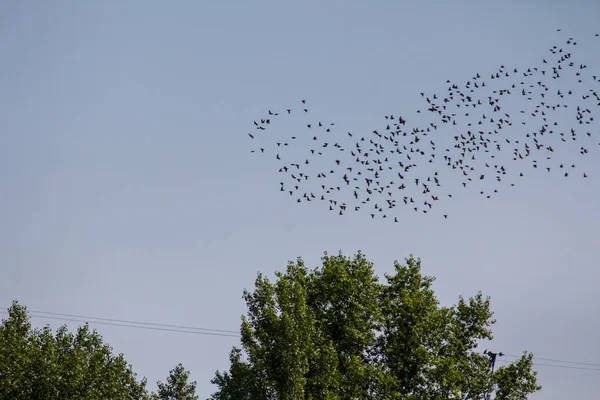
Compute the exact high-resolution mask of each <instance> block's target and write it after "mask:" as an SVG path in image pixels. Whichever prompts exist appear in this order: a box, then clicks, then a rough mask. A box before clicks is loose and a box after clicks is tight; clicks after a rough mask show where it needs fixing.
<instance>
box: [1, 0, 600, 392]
mask: <svg viewBox="0 0 600 400" xmlns="http://www.w3.org/2000/svg"><path fill="white" fill-rule="evenodd" d="M598 15H600V4H599V3H597V2H595V1H591V0H590V1H583V0H579V1H575V0H574V1H572V2H557V1H504V2H482V1H453V2H442V1H418V2H417V1H414V2H410V1H404V2H397V1H374V2H358V1H333V0H332V1H327V2H322V1H313V0H304V1H302V2H275V1H260V0H256V1H252V2H244V1H229V2H200V1H184V0H181V1H178V2H162V1H134V0H131V1H127V2H121V1H114V0H107V1H102V2H91V1H87V2H84V1H59V0H57V1H54V2H24V1H19V2H1V3H0V52H1V53H0V54H1V55H2V56H1V57H2V62H0V186H1V187H2V195H1V196H0V221H2V223H1V224H0V263H1V265H2V271H1V272H2V273H1V276H2V279H0V306H1V308H2V309H3V310H6V308H8V307H9V306H10V303H11V302H12V300H14V299H17V300H19V302H20V303H22V304H23V305H25V306H27V307H28V308H29V309H31V310H41V311H48V312H58V313H70V314H76V315H84V316H93V317H104V318H114V319H124V320H136V321H147V322H155V323H162V324H174V325H183V326H194V327H205V328H213V329H227V330H234V331H237V330H239V326H240V318H241V315H242V314H244V313H245V311H246V308H245V304H244V301H243V299H242V292H243V290H244V289H245V288H246V289H249V290H252V288H253V285H254V280H255V278H256V275H257V273H258V272H259V271H260V272H262V273H264V274H266V275H267V276H270V277H273V274H274V272H275V271H282V270H284V269H285V267H286V265H287V263H288V261H289V260H295V259H296V258H297V257H302V258H303V259H304V261H305V262H306V264H307V265H308V266H309V267H311V268H313V267H316V266H318V265H319V262H320V258H321V257H322V255H323V252H324V251H328V252H329V253H337V252H338V251H340V250H341V251H343V252H344V253H345V254H347V255H352V254H355V253H356V252H357V251H359V250H360V251H362V252H363V253H364V254H365V255H366V256H367V258H368V259H369V260H371V261H373V262H374V263H375V269H376V272H377V274H378V275H380V276H381V277H383V273H384V272H391V271H392V270H393V262H394V260H398V261H401V262H402V261H403V260H404V259H405V258H406V257H408V256H409V255H411V254H412V255H414V256H415V257H420V258H421V260H422V269H423V273H424V274H426V275H430V276H435V277H436V281H435V284H434V289H435V290H436V294H437V296H438V298H439V299H440V302H441V303H442V304H443V305H450V304H454V303H455V302H456V301H457V300H458V296H459V295H463V296H466V297H468V296H472V295H475V294H476V293H477V291H479V290H481V291H482V292H483V293H484V294H485V295H489V296H491V306H492V309H493V311H494V312H495V314H494V317H495V318H496V319H497V323H496V324H495V325H494V327H493V332H494V336H495V338H494V341H493V343H486V344H485V345H483V346H485V347H487V348H489V349H492V350H494V351H502V352H504V353H506V354H510V355H519V354H521V353H522V352H523V351H526V350H527V351H531V352H533V354H534V355H535V356H536V357H539V358H546V359H558V360H570V361H578V362H584V363H593V364H600V347H599V345H598V331H599V330H600V314H599V313H598V312H597V310H598V308H599V307H600V291H598V290H597V288H596V287H597V282H598V281H600V272H598V261H597V260H598V259H600V233H599V229H600V207H599V206H598V200H597V199H598V196H599V195H600V163H598V162H597V161H594V160H597V157H598V151H600V148H599V147H598V146H596V148H591V149H590V153H589V154H586V155H585V157H583V156H581V155H580V154H579V153H578V151H577V147H573V146H572V148H569V150H568V151H566V152H565V151H563V153H562V157H563V158H564V159H565V160H567V162H569V163H570V162H571V160H572V162H574V163H577V164H578V165H581V166H582V167H585V168H587V173H588V175H589V177H588V178H587V179H585V180H584V179H581V178H577V177H574V178H573V179H565V178H563V177H561V176H560V175H556V174H554V175H553V174H545V173H542V172H530V174H531V176H529V175H528V176H527V177H526V178H527V179H525V178H523V179H522V180H521V181H519V182H518V183H517V184H516V185H515V186H514V187H512V188H510V190H508V189H507V190H500V192H499V193H498V195H497V196H494V197H492V198H490V199H487V198H485V197H482V196H480V195H479V194H478V193H477V190H475V189H473V190H466V189H465V190H463V189H462V188H460V189H456V190H455V192H454V193H455V196H454V197H453V199H452V201H446V202H445V203H444V207H446V208H445V210H446V212H447V214H448V215H449V218H448V219H443V218H440V217H439V215H438V216H433V215H430V214H427V215H424V214H421V213H414V212H413V213H411V212H409V211H410V210H405V211H403V212H401V213H400V214H399V220H400V222H399V223H397V224H394V223H390V221H389V220H387V221H386V220H382V219H371V218H370V216H369V215H368V214H367V213H347V214H345V215H343V216H339V215H337V213H332V212H330V211H329V210H328V209H327V207H324V206H323V204H319V203H316V202H312V203H306V202H304V203H300V204H298V203H296V202H295V200H294V199H292V198H290V197H289V196H287V197H286V196H285V195H282V194H281V193H280V191H279V181H280V175H278V172H277V165H276V164H275V163H274V162H273V161H274V160H272V159H267V158H266V157H260V156H258V155H257V154H253V153H250V150H251V144H252V143H251V141H250V139H249V138H248V136H247V133H248V132H252V130H253V129H254V125H253V121H254V120H257V119H258V118H260V117H261V116H264V115H265V114H266V112H267V110H269V109H271V110H279V111H282V110H284V109H286V108H288V107H297V108H300V104H299V101H300V99H306V100H307V103H308V104H309V105H310V110H311V113H313V112H314V115H316V116H318V118H322V119H323V120H327V121H334V122H335V123H336V126H337V127H339V129H340V130H341V131H342V132H343V131H353V132H367V133H368V132H370V131H371V130H373V129H375V128H374V127H380V126H381V124H383V123H384V122H382V121H385V120H384V119H383V116H384V115H388V114H389V113H394V114H396V115H402V116H404V117H405V118H406V119H407V120H408V121H409V123H408V125H410V122H411V121H412V120H411V118H414V120H415V121H416V118H417V117H416V114H415V109H416V108H418V107H421V106H422V104H423V99H422V98H421V96H420V94H419V93H420V92H427V93H434V92H435V93H443V92H444V91H445V90H446V89H447V84H446V80H447V79H450V80H452V81H456V82H465V81H466V80H469V79H470V78H471V77H472V76H473V75H474V74H476V73H477V72H480V73H481V74H482V75H489V73H490V72H492V71H496V70H497V69H498V68H499V66H500V65H505V66H506V68H513V67H514V68H523V67H527V66H537V65H540V60H541V59H542V58H543V57H547V55H548V49H549V48H550V47H551V46H552V45H555V44H561V43H564V40H565V39H566V38H567V37H574V38H576V39H577V40H578V41H579V43H578V45H579V46H580V48H578V51H579V52H578V53H577V57H578V60H579V59H580V60H584V61H585V62H586V63H587V65H588V67H589V69H590V71H596V72H598V75H600V51H598V50H599V49H600V40H595V41H594V33H596V32H595V30H598V28H597V17H598ZM559 28H561V29H562V31H561V32H557V29H559ZM596 39H597V38H596ZM582 62H583V61H582ZM311 115H313V114H311ZM282 121H283V120H282ZM286 121H287V122H282V123H281V125H280V126H281V127H282V129H284V128H285V129H287V130H289V131H291V132H296V131H298V132H300V130H301V129H303V125H302V124H301V123H300V122H298V121H297V120H293V119H288V120H286ZM597 127H598V125H597V124H596V127H595V128H594V129H595V131H594V132H598V135H600V130H598V128H597ZM294 129H295V130H296V131H294ZM436 134H437V135H440V136H441V135H444V132H443V130H439V131H437V132H436ZM446 135H448V133H447V134H446ZM340 140H342V139H340ZM290 151H292V152H293V151H294V150H293V149H291V150H290ZM298 151H300V150H298ZM298 157H303V155H301V154H298ZM528 171H529V170H528ZM528 173H529V172H528ZM450 179H454V180H455V181H454V182H453V183H454V184H457V183H459V181H458V178H450ZM5 316H6V315H5V314H1V313H0V317H1V318H5ZM32 323H33V324H34V326H38V327H41V326H43V325H44V324H49V325H50V326H52V327H53V328H54V329H56V328H57V327H58V326H60V325H62V324H63V323H66V324H67V325H68V326H69V327H70V328H71V329H76V328H77V326H78V325H79V323H77V322H64V321H58V320H48V319H42V318H34V319H32ZM91 326H92V327H94V328H97V329H98V331H99V333H100V334H101V335H102V336H103V337H104V339H105V341H106V342H108V343H109V344H111V345H112V346H113V348H114V350H115V351H116V352H118V353H121V352H122V353H124V355H125V358H126V360H127V361H128V362H129V363H131V364H132V365H133V368H134V370H135V371H136V372H137V373H138V376H139V377H142V376H144V377H146V378H148V380H149V387H150V388H151V389H154V388H155V382H156V381H157V380H161V381H164V380H165V379H166V377H167V375H168V372H169V370H170V369H172V368H173V367H175V366H176V365H177V364H178V363H179V362H182V363H183V364H184V366H185V367H186V369H188V370H190V372H191V378H192V379H193V380H196V381H197V384H198V387H197V392H198V394H199V395H200V398H206V397H208V396H209V395H210V394H211V393H212V392H214V390H215V387H214V386H213V385H211V383H210V379H211V378H212V377H213V376H214V373H215V371H216V370H226V369H228V366H229V364H228V363H229V362H228V355H229V351H230V349H231V348H232V346H235V345H238V344H239V339H237V338H236V337H222V336H206V335H194V334H186V333H176V332H168V331H157V330H145V329H134V328H126V327H118V326H108V325H94V324H92V325H91ZM483 346H482V347H483ZM481 350H483V348H481ZM499 360H500V362H503V360H504V361H512V360H514V358H509V357H505V358H503V359H499ZM536 363H537V364H557V363H552V362H549V361H543V360H537V359H536ZM562 365H565V364H562ZM570 366H579V367H583V365H575V364H570ZM588 368H589V367H588ZM536 370H537V371H538V373H539V374H538V379H539V383H540V384H541V385H542V386H543V389H542V391H540V392H538V393H537V394H535V395H534V396H532V397H531V398H533V399H541V400H551V399H564V398H570V397H572V396H573V395H577V397H578V398H582V399H585V398H594V397H595V396H597V394H598V392H599V391H600V383H599V382H600V371H598V370H595V371H593V370H584V369H573V368H571V369H569V368H558V367H552V366H548V365H537V366H536Z"/></svg>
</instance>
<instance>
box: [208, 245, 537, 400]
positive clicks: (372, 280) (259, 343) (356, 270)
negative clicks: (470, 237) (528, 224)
mask: <svg viewBox="0 0 600 400" xmlns="http://www.w3.org/2000/svg"><path fill="white" fill-rule="evenodd" d="M322 261H323V265H322V267H320V268H316V269H314V270H308V269H307V268H306V267H305V266H304V263H303V261H302V260H301V259H298V260H297V262H296V263H290V264H289V265H288V267H287V270H286V272H285V273H281V272H278V273H276V277H277V280H276V282H274V283H271V282H270V281H269V279H268V278H265V277H264V276H263V275H262V274H258V277H257V279H256V282H255V289H254V291H253V292H248V291H246V290H245V291H244V299H245V301H246V304H247V307H248V312H247V315H245V316H243V317H242V325H241V334H242V348H236V347H234V348H233V350H232V351H231V353H230V368H229V371H225V372H219V371H217V372H216V374H215V377H214V378H213V379H212V381H211V382H212V383H213V384H215V385H216V386H217V388H218V390H217V391H216V392H215V393H214V394H213V395H212V396H211V397H210V399H212V400H250V399H252V400H271V399H278V400H296V399H315V400H316V399H402V400H420V399H427V400H430V399H489V398H491V395H492V393H494V394H495V398H496V399H498V400H509V399H510V400H512V399H525V398H526V397H527V395H529V394H531V393H533V392H535V391H537V390H540V389H541V387H540V386H539V385H537V383H536V372H534V371H532V355H531V354H527V353H524V355H523V357H522V358H521V359H519V360H517V361H516V362H515V363H512V364H509V365H507V366H504V367H500V368H498V369H497V370H496V371H495V372H492V371H490V369H489V361H488V357H487V356H485V355H482V354H479V353H477V352H475V349H476V348H477V344H478V341H481V340H484V339H488V340H492V339H493V336H492V332H491V330H490V329H489V328H490V326H491V325H492V324H494V323H495V320H493V319H492V316H493V313H492V312H491V310H490V300H489V298H484V297H483V295H482V294H481V293H477V294H476V295H475V296H474V297H471V298H469V299H468V300H465V299H464V298H462V297H460V298H459V301H458V303H457V304H456V305H453V306H450V307H442V306H440V305H439V302H438V300H437V299H436V297H435V295H434V292H433V290H432V289H431V286H432V283H433V281H434V279H433V278H432V277H427V276H423V275H421V263H420V260H418V259H414V258H413V257H412V256H411V257H409V258H408V259H406V265H400V264H399V263H397V262H396V263H395V273H394V274H392V275H387V274H386V275H385V278H386V283H379V280H378V278H377V277H376V276H375V274H374V271H373V265H372V264H371V263H370V262H368V261H367V260H366V259H365V257H364V256H363V255H362V254H361V253H360V252H359V253H358V254H357V255H356V256H354V257H353V258H348V257H345V256H343V255H342V254H341V253H340V254H339V255H338V256H328V255H327V253H325V256H324V257H323V259H322ZM494 389H495V390H494Z"/></svg>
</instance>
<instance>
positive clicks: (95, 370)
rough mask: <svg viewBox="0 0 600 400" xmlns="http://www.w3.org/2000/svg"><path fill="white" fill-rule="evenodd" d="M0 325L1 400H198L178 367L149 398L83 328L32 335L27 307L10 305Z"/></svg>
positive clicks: (141, 385) (106, 347) (38, 331)
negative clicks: (6, 315)
mask: <svg viewBox="0 0 600 400" xmlns="http://www.w3.org/2000/svg"><path fill="white" fill-rule="evenodd" d="M8 314H9V315H8V318H7V319H6V320H3V321H2V324H1V325H0V400H31V399H43V400H54V399H56V400H58V399H60V400H71V399H73V400H75V399H77V400H79V399H86V400H96V399H97V400H107V399H108V400H112V399H114V400H127V399H131V400H133V399H135V400H147V399H152V400H196V399H197V396H195V395H194V391H195V387H196V383H195V382H192V383H188V377H189V373H188V372H187V371H185V369H184V368H183V366H182V365H181V364H179V365H178V366H177V367H176V368H175V369H173V370H171V373H170V375H169V377H168V379H167V383H165V384H163V383H160V382H158V393H152V394H149V393H148V392H147V390H146V379H145V378H144V379H142V380H140V381H138V380H137V379H136V374H135V373H134V372H133V370H132V367H131V365H129V364H127V362H126V361H125V359H124V357H123V354H119V355H114V354H113V351H112V348H111V347H110V346H109V345H108V344H106V343H104V341H103V339H102V337H101V336H100V335H99V334H98V333H97V332H96V331H95V330H93V331H91V330H90V328H89V326H88V325H87V324H85V325H84V326H80V327H79V328H78V329H77V332H76V333H75V334H73V333H70V332H69V331H68V329H67V327H66V326H62V327H60V328H58V330H57V331H56V334H53V332H52V330H51V329H50V327H49V326H45V327H44V328H43V329H32V326H31V323H30V322H29V316H28V314H27V309H26V307H24V306H22V305H20V304H19V303H18V302H17V301H13V304H12V306H11V307H10V308H9V310H8Z"/></svg>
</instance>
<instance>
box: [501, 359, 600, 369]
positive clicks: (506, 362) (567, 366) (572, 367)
mask: <svg viewBox="0 0 600 400" xmlns="http://www.w3.org/2000/svg"><path fill="white" fill-rule="evenodd" d="M535 358H536V357H535V356H534V359H535ZM540 360H541V359H540ZM498 361H500V362H503V363H505V364H509V361H508V360H498ZM533 366H535V367H555V368H568V369H584V370H588V371H600V368H587V367H574V366H572V365H556V364H540V363H536V362H534V363H533Z"/></svg>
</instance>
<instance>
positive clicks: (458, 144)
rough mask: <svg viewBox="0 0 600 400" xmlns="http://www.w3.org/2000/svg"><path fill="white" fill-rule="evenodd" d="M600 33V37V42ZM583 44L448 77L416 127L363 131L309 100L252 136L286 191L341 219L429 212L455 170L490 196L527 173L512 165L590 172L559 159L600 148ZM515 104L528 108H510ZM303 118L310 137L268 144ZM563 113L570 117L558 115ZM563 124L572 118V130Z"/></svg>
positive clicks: (599, 84)
mask: <svg viewBox="0 0 600 400" xmlns="http://www.w3.org/2000/svg"><path fill="white" fill-rule="evenodd" d="M558 31H559V32H560V29H559V30H558ZM598 36H600V35H599V34H595V38H594V41H596V40H598V43H600V37H598ZM576 48H577V41H576V40H575V39H573V38H568V40H566V41H565V42H564V43H563V45H561V46H556V45H555V46H553V47H551V48H550V49H549V54H548V55H547V57H545V58H543V59H542V60H541V63H540V65H538V66H535V67H529V68H524V69H523V68H514V67H511V68H508V67H505V66H504V65H502V66H501V67H500V68H499V69H498V70H496V71H493V72H491V73H488V74H485V75H483V74H479V73H477V74H475V75H474V76H473V77H472V78H471V79H468V80H467V82H466V83H465V84H458V83H454V82H451V81H450V80H448V81H447V82H446V83H447V84H448V88H447V90H446V91H445V92H444V93H443V94H441V93H440V94H431V95H429V94H426V93H420V98H421V99H422V100H423V101H424V103H425V107H424V108H423V109H420V110H417V111H416V113H417V114H418V115H419V116H420V117H421V118H423V116H425V115H427V116H429V118H427V121H426V122H425V123H424V126H421V127H412V128H409V127H407V123H408V122H407V120H406V119H405V118H403V117H402V116H400V115H393V114H392V115H386V116H385V121H384V122H383V124H382V126H381V128H379V129H374V130H372V131H371V132H369V133H366V134H357V133H353V132H345V131H344V132H342V131H340V130H338V129H336V128H337V126H336V125H335V123H334V122H329V121H319V120H316V119H315V120H313V119H312V118H310V115H311V113H310V111H311V110H310V104H309V103H308V102H307V101H306V100H301V101H299V103H298V104H297V107H290V108H285V109H282V110H277V111H273V110H269V111H268V113H266V115H264V116H263V117H261V118H260V119H258V120H256V121H254V132H251V133H248V136H249V138H250V139H251V140H252V143H253V144H256V145H257V146H256V147H255V148H253V149H252V152H253V153H257V154H264V155H269V157H273V159H274V160H275V161H276V162H277V163H278V166H277V168H278V170H279V172H280V173H281V174H282V176H283V178H282V179H281V182H280V191H281V192H283V193H285V194H286V195H288V196H290V197H292V198H293V199H294V201H296V202H311V201H320V202H323V203H325V204H327V206H328V207H329V209H330V210H331V211H334V212H336V213H339V214H340V215H343V214H344V213H346V212H347V211H349V210H350V211H352V210H353V211H364V210H368V212H369V214H370V216H371V218H379V217H381V218H388V219H389V220H392V221H394V222H398V221H399V220H398V216H397V214H396V213H395V209H396V208H397V207H399V206H405V207H407V208H408V209H409V210H411V211H413V212H422V213H428V212H431V211H432V210H433V208H434V206H435V205H436V203H438V201H439V200H441V199H443V198H451V197H452V194H451V193H450V192H449V190H448V189H450V188H449V187H447V186H448V185H446V184H444V183H445V182H444V179H443V177H445V176H446V174H447V173H457V174H458V176H459V177H460V183H459V185H460V187H467V186H471V185H476V184H478V183H481V181H483V180H488V179H489V180H492V182H494V187H493V188H489V187H488V188H487V189H488V190H483V191H479V190H478V191H479V193H480V194H481V195H484V196H485V197H486V198H490V197H492V196H493V195H495V194H496V193H498V187H500V185H501V184H508V185H510V186H514V185H515V183H514V180H512V179H511V178H512V177H516V178H519V177H523V176H525V175H526V172H524V171H525V168H524V166H526V165H521V166H520V167H519V168H518V169H511V168H509V166H508V163H509V161H513V162H516V163H518V164H529V165H530V166H531V167H533V168H536V169H539V170H545V171H548V172H554V171H558V172H559V173H560V175H561V176H564V177H569V176H579V177H582V178H587V176H588V174H587V173H586V172H585V171H581V170H579V169H578V168H577V166H576V163H573V162H565V161H560V160H556V159H555V155H556V154H557V153H559V150H561V149H562V148H564V147H565V146H575V147H576V148H577V150H578V152H579V153H580V154H581V155H582V156H585V155H587V154H588V152H589V151H590V149H591V148H592V147H593V146H597V145H600V143H599V141H600V130H598V129H597V127H595V126H594V123H595V120H594V116H593V111H594V110H598V109H600V95H599V93H600V73H599V74H598V76H597V75H594V74H593V73H588V67H587V66H586V65H585V64H582V63H580V62H576V61H575V57H574V55H573V53H572V52H573V51H574V49H576ZM563 83H565V84H567V86H568V87H565V85H564V84H563ZM561 85H562V86H561ZM505 103H506V104H505ZM519 105H520V106H519ZM511 106H512V107H513V108H515V107H516V106H518V107H516V108H517V109H515V110H509V108H510V107H511ZM293 114H301V115H302V117H303V118H305V131H304V132H305V134H302V135H299V134H295V136H284V135H282V134H280V133H278V134H276V135H274V136H275V139H274V140H273V142H271V143H264V142H263V140H261V139H264V140H267V139H269V138H271V136H269V135H266V132H265V131H267V130H272V129H273V127H274V126H275V122H276V121H277V120H278V119H280V118H282V117H286V116H290V115H293ZM560 114H564V116H565V117H563V118H557V116H558V115H560ZM560 121H571V122H572V124H571V125H570V126H569V127H563V126H562V125H561V122H560ZM594 129H595V131H594ZM513 132H514V133H515V134H514V135H513V134H511V133H513ZM303 143H304V144H305V146H306V148H305V150H306V153H305V155H303V156H302V157H301V158H300V159H296V160H288V159H287V157H286V155H287V154H286V153H288V152H289V149H290V148H292V147H293V148H294V149H296V148H297V147H298V146H299V145H302V144H303ZM350 143H351V144H350ZM292 153H293V155H294V156H296V157H297V156H298V154H302V153H300V152H299V151H297V150H295V151H294V152H292ZM570 154H572V153H570ZM513 172H514V173H513ZM452 183H456V180H452ZM488 186H489V185H488ZM441 215H442V216H443V217H444V218H448V214H445V213H441Z"/></svg>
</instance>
